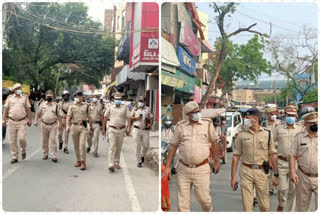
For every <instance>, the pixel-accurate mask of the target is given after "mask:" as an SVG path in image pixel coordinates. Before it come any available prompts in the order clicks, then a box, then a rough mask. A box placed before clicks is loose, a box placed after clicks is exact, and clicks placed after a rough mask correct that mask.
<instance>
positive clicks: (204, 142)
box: [162, 101, 220, 212]
mask: <svg viewBox="0 0 320 214" xmlns="http://www.w3.org/2000/svg"><path fill="white" fill-rule="evenodd" d="M184 112H185V114H186V115H187V120H182V121H180V122H178V124H177V127H176V129H175V132H174V135H173V137H172V138H171V141H170V149H169V154H168V158H167V162H166V167H165V169H164V171H163V174H162V177H163V178H164V177H169V178H171V164H172V161H173V158H174V155H175V153H176V150H177V149H178V148H179V150H180V151H179V160H180V163H179V165H178V169H177V194H178V209H179V211H182V212H189V211H190V196H191V188H192V186H194V191H195V196H196V198H197V200H198V202H199V203H200V205H201V207H202V210H203V211H207V212H208V211H211V210H212V205H211V196H210V172H211V169H210V165H209V162H208V158H209V153H210V146H211V145H212V147H213V148H214V149H213V152H214V164H213V168H214V169H215V173H218V172H219V169H220V160H219V152H218V149H219V148H218V144H217V139H218V136H217V134H216V133H215V131H214V128H213V125H212V121H211V120H210V119H204V118H203V119H202V118H201V114H200V109H199V105H198V103H197V102H195V101H191V102H188V103H187V104H186V105H185V108H184Z"/></svg>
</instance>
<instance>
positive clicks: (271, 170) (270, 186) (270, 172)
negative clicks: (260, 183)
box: [269, 169, 275, 192]
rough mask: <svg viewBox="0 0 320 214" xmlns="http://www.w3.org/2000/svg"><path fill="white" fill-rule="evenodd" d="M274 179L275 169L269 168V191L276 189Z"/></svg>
mask: <svg viewBox="0 0 320 214" xmlns="http://www.w3.org/2000/svg"><path fill="white" fill-rule="evenodd" d="M272 179H273V169H270V170H269V191H270V192H273V190H274V189H275V188H274V186H273V185H272Z"/></svg>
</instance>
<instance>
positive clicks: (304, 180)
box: [296, 169, 318, 212]
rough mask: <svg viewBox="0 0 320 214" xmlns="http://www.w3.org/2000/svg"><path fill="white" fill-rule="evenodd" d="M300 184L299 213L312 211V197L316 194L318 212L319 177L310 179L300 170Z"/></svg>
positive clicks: (297, 194)
mask: <svg viewBox="0 0 320 214" xmlns="http://www.w3.org/2000/svg"><path fill="white" fill-rule="evenodd" d="M297 176H298V179H299V183H298V184H297V189H296V197H297V206H296V211H297V212H308V211H310V203H311V195H312V193H313V194H314V199H315V200H314V202H315V207H316V210H317V209H318V177H308V176H307V175H305V174H303V172H301V171H300V169H298V170H297Z"/></svg>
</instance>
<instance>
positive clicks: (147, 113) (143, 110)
mask: <svg viewBox="0 0 320 214" xmlns="http://www.w3.org/2000/svg"><path fill="white" fill-rule="evenodd" d="M140 114H142V119H141V120H135V121H134V122H133V125H134V126H138V127H139V128H140V129H145V128H146V123H145V119H146V118H147V119H149V120H152V119H153V114H152V113H151V111H150V108H149V107H147V106H144V107H143V108H137V109H136V108H133V109H132V111H131V117H139V115H140Z"/></svg>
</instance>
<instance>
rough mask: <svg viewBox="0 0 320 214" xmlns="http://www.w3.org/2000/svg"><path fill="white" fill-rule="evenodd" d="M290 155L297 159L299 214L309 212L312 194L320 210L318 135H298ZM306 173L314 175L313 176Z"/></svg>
mask: <svg viewBox="0 0 320 214" xmlns="http://www.w3.org/2000/svg"><path fill="white" fill-rule="evenodd" d="M290 155H292V156H295V157H296V158H297V163H298V166H299V167H298V170H297V176H298V180H299V182H298V184H297V185H296V198H297V204H296V205H297V206H296V211H297V212H307V211H309V208H310V201H311V195H312V192H313V193H314V198H315V207H316V210H317V209H318V135H317V137H315V138H312V137H310V136H309V134H308V132H307V131H304V132H301V133H299V134H297V135H296V136H295V138H294V140H293V143H292V144H291V147H290ZM301 169H302V171H301ZM305 173H310V174H313V175H312V176H309V175H306V174H305Z"/></svg>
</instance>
